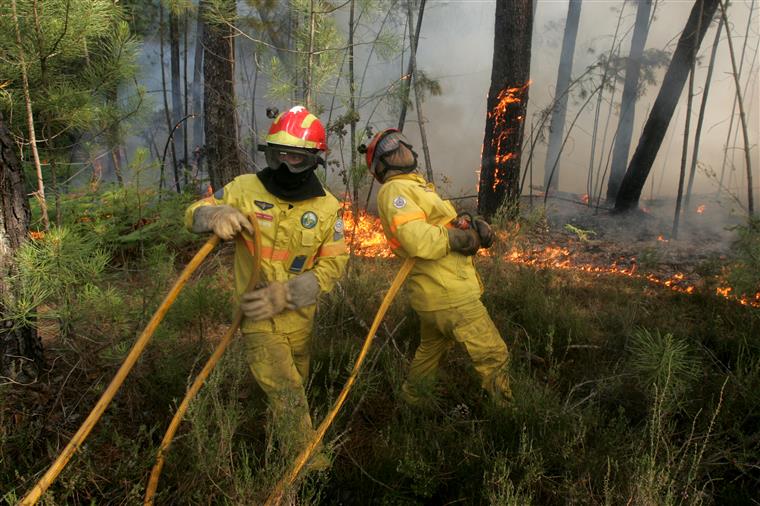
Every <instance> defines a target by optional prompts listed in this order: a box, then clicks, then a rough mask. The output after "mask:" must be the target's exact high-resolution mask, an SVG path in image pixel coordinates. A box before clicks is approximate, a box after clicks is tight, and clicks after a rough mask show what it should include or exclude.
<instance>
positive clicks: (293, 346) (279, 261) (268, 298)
mask: <svg viewBox="0 0 760 506" xmlns="http://www.w3.org/2000/svg"><path fill="white" fill-rule="evenodd" d="M260 149H262V150H263V151H264V153H265V156H266V160H267V164H268V166H267V167H266V168H265V169H264V170H262V171H260V172H258V173H256V174H244V175H242V176H238V177H237V178H235V179H234V180H233V181H232V182H230V183H228V184H227V185H226V186H225V187H224V188H221V189H219V190H218V191H217V192H216V193H214V195H213V196H210V197H208V198H206V199H203V200H201V201H198V202H195V203H194V204H192V205H191V206H190V207H189V208H188V209H187V212H186V215H185V222H186V226H187V227H188V228H189V229H190V230H192V231H193V232H196V233H204V232H214V233H215V234H217V235H218V236H219V237H220V238H222V239H225V240H229V239H232V238H233V237H234V236H235V235H236V234H237V233H238V232H240V231H241V230H242V229H246V230H247V231H248V232H249V233H252V232H253V230H252V228H253V227H252V226H251V224H250V223H249V221H248V220H249V219H252V220H253V219H255V220H257V221H258V225H259V229H260V231H261V251H260V252H258V254H260V255H261V260H262V264H261V267H262V276H263V279H264V280H265V281H266V286H264V287H259V288H257V289H254V290H251V291H247V292H246V285H247V283H248V279H249V278H250V275H251V269H252V265H253V258H252V255H253V253H254V251H253V244H252V243H250V242H245V241H236V245H235V248H236V249H235V259H234V274H235V291H236V295H237V297H238V298H239V300H240V304H241V308H242V309H243V312H244V315H245V317H244V319H243V323H242V325H241V329H242V333H243V337H244V339H245V344H246V354H247V359H248V362H249V364H250V369H251V372H252V373H253V376H254V377H255V379H256V381H257V383H258V384H259V385H260V386H261V388H262V389H263V390H264V392H265V393H266V395H267V399H268V402H269V407H270V409H271V411H272V414H273V421H274V429H275V434H276V436H277V440H278V441H279V443H280V445H281V448H282V449H283V451H284V452H286V454H288V455H290V456H291V457H292V456H294V455H295V454H296V452H298V451H300V450H302V449H303V447H304V446H305V445H306V444H307V443H308V441H309V440H310V439H311V436H312V434H313V433H314V430H313V426H312V421H311V417H310V414H309V407H308V404H307V401H306V394H305V390H304V384H305V382H306V380H307V379H308V375H309V356H310V346H311V338H310V336H311V330H312V326H313V323H314V313H315V310H316V303H317V298H318V297H319V295H320V294H321V293H324V292H327V291H329V290H331V289H332V287H333V286H334V285H335V282H336V281H337V279H338V278H339V277H340V276H341V275H342V273H343V270H344V269H345V266H346V263H347V261H348V254H347V251H346V246H345V242H344V239H343V222H342V220H341V218H340V213H339V211H340V205H339V203H338V200H337V199H336V198H335V197H334V196H333V195H331V194H330V193H329V192H328V191H327V190H326V189H325V188H324V187H323V186H322V184H321V183H320V181H319V179H318V178H317V176H316V174H315V173H314V170H315V169H316V167H317V166H318V165H319V164H323V163H324V161H323V160H322V158H321V157H320V153H322V152H323V151H325V150H326V149H327V145H326V143H325V129H324V126H323V125H322V123H321V122H320V121H319V119H318V118H317V117H316V116H314V115H313V114H311V113H310V112H309V111H308V110H307V109H306V108H305V107H302V106H296V107H293V108H291V109H290V110H288V111H286V112H284V113H281V114H279V115H278V116H277V117H276V118H275V119H274V121H273V122H272V125H271V127H270V129H269V133H268V135H267V137H266V145H263V146H260ZM328 465H329V460H328V459H327V457H326V456H325V455H324V454H323V453H317V454H316V455H315V457H313V458H312V461H311V463H310V467H311V468H312V469H324V468H326V467H327V466H328Z"/></svg>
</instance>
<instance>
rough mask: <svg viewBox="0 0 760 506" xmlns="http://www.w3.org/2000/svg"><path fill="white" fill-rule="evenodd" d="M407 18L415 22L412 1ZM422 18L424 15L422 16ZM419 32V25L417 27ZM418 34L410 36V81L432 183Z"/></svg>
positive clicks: (427, 175) (426, 170) (423, 150)
mask: <svg viewBox="0 0 760 506" xmlns="http://www.w3.org/2000/svg"><path fill="white" fill-rule="evenodd" d="M424 8H425V0H422V2H420V11H422V10H423V9H424ZM406 15H407V19H408V20H409V21H408V23H409V26H412V25H413V24H414V13H413V12H412V4H411V2H410V3H409V4H407V10H406ZM420 18H422V16H420ZM417 32H418V33H417V34H419V25H418V27H417ZM416 39H417V38H416V36H410V37H409V44H410V46H411V47H410V48H409V67H410V68H411V69H412V71H411V73H410V74H409V83H410V84H411V86H412V89H414V106H415V108H416V110H417V123H418V125H419V127H420V139H421V141H422V154H423V156H424V158H425V175H426V177H427V180H428V181H430V182H431V183H433V182H434V180H433V165H432V163H431V162H430V148H429V147H428V143H427V135H426V134H425V121H424V119H423V116H422V97H421V96H420V88H419V86H417V42H416Z"/></svg>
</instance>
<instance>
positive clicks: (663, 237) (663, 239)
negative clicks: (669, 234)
mask: <svg viewBox="0 0 760 506" xmlns="http://www.w3.org/2000/svg"><path fill="white" fill-rule="evenodd" d="M657 240H658V241H660V242H670V239H665V236H662V235H658V236H657Z"/></svg>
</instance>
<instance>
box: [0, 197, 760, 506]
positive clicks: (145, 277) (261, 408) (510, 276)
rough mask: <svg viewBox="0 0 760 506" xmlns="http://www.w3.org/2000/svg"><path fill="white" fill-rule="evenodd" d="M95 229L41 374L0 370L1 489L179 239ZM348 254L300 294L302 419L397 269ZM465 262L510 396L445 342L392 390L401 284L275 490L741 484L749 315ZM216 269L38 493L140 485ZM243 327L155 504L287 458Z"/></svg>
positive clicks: (97, 363)
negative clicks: (494, 395)
mask: <svg viewBox="0 0 760 506" xmlns="http://www.w3.org/2000/svg"><path fill="white" fill-rule="evenodd" d="M167 205H169V204H167ZM111 207H112V208H114V209H116V208H118V206H111ZM125 209H126V207H125ZM106 219H109V220H110V219H111V218H106ZM157 219H158V220H159V221H160V220H161V218H157ZM175 226H176V225H175ZM167 227H169V228H167ZM154 228H155V229H157V230H159V229H169V230H170V226H169V225H168V224H164V223H160V226H159V225H156V227H154ZM127 229H128V227H125V230H127ZM132 233H133V232H129V234H132ZM99 237H101V238H104V239H102V242H101V244H102V245H104V246H108V245H109V244H110V245H112V246H113V247H107V248H106V250H107V251H110V252H111V253H112V254H111V259H112V260H111V262H110V263H109V265H108V266H107V267H106V269H105V271H104V272H103V273H102V277H101V279H100V280H99V282H98V283H97V284H94V287H92V288H88V289H87V290H83V291H81V293H78V294H76V295H77V296H76V297H72V296H71V294H70V293H69V294H64V295H66V297H65V298H64V297H63V295H62V296H61V298H60V300H57V301H50V303H51V304H52V305H54V306H55V305H56V304H63V303H64V302H66V303H68V304H70V305H71V306H70V307H69V308H68V310H67V311H66V312H65V314H68V315H73V316H72V317H71V320H70V321H68V322H65V323H66V325H67V329H68V334H67V335H66V336H65V338H64V336H59V337H57V338H53V339H51V341H50V342H49V343H48V349H47V360H48V363H49V365H50V371H49V372H48V373H47V375H46V376H44V377H43V378H41V380H40V381H39V382H38V383H37V384H36V385H33V386H30V387H21V386H18V385H3V386H0V438H1V442H2V445H1V446H0V490H2V491H3V494H4V496H3V498H4V500H5V502H6V503H8V504H13V503H14V502H15V501H16V500H17V499H18V497H19V496H21V495H23V493H24V492H25V491H26V490H27V489H28V488H29V487H30V486H31V485H32V484H33V483H34V481H35V479H36V478H37V477H38V476H39V475H40V473H41V472H43V471H44V469H46V468H47V466H48V465H49V463H51V462H52V460H53V459H54V458H55V456H56V455H57V453H58V452H59V450H60V449H61V448H62V446H63V445H64V444H65V443H66V442H67V441H68V439H69V437H70V436H71V435H72V434H73V432H74V431H75V430H76V428H77V427H78V425H79V423H81V421H82V419H83V417H84V416H86V415H87V413H88V412H89V410H90V409H91V407H92V406H93V404H94V403H95V401H96V399H97V397H98V395H99V393H100V392H101V391H102V389H103V388H105V385H106V384H107V382H108V381H109V380H110V378H111V377H112V376H113V374H114V372H115V370H116V368H117V367H118V365H119V363H120V361H121V360H122V359H123V356H124V354H125V353H126V351H127V350H128V345H129V344H131V342H132V340H133V339H134V336H135V335H136V334H137V333H138V332H139V330H140V328H141V327H140V325H141V324H144V322H145V321H146V319H147V318H148V317H150V314H151V310H152V309H153V308H154V307H155V305H156V304H157V301H158V300H160V298H161V297H162V295H163V291H164V289H165V286H166V283H167V281H168V280H169V279H171V276H173V275H174V274H173V273H174V272H176V269H177V268H178V267H179V266H181V264H182V263H183V261H184V260H185V259H186V258H188V256H189V254H190V252H191V251H192V249H193V248H194V247H196V244H197V243H195V242H184V243H168V246H165V247H163V248H159V249H151V248H146V247H144V246H143V247H142V249H141V247H140V246H139V244H138V243H136V242H131V240H130V241H128V247H124V246H123V244H125V243H124V242H123V241H122V242H118V241H117V242H113V238H112V234H111V233H110V232H109V233H106V232H103V231H101V232H99ZM176 237H177V236H176V235H175V238H176ZM521 240H529V239H527V238H525V239H521ZM353 262H354V264H353V266H352V268H351V271H350V274H349V276H348V277H346V278H345V279H343V280H342V281H341V282H340V286H339V287H338V288H336V290H335V291H333V292H332V293H331V294H329V295H327V296H325V297H323V299H322V301H321V302H320V307H319V312H318V316H317V326H316V329H315V333H314V338H313V352H312V353H313V354H312V374H311V377H310V378H309V383H308V396H309V401H310V406H311V410H312V413H313V417H314V419H315V420H321V419H322V417H323V416H324V414H325V412H326V411H327V409H328V408H329V406H330V405H331V404H332V402H333V401H334V399H335V397H336V396H337V393H338V392H339V390H340V388H341V387H342V385H343V383H344V381H345V379H346V378H347V376H348V373H349V371H350V368H351V366H352V365H353V361H354V359H355V357H356V355H357V353H358V350H359V348H360V346H361V341H362V338H363V337H364V336H365V335H366V332H367V326H368V324H369V323H370V322H371V320H372V317H373V315H374V311H375V310H376V309H377V307H378V305H379V302H380V299H381V295H380V294H382V293H383V291H384V290H385V289H386V288H387V286H388V285H389V283H390V280H391V277H392V276H393V274H394V273H395V268H396V266H397V265H398V262H397V261H394V260H378V259H362V258H355V259H354V260H353ZM477 262H478V267H479V270H480V273H481V276H482V278H483V280H484V283H485V285H486V286H485V288H486V291H485V294H484V297H483V300H484V303H485V304H486V306H487V307H488V309H489V311H490V314H491V315H492V317H493V319H494V321H495V323H496V325H497V327H498V328H499V329H500V331H501V333H502V336H503V337H504V339H505V340H506V342H507V344H508V346H509V349H510V353H511V367H512V369H511V372H512V382H513V385H512V389H513V392H514V396H515V398H514V402H513V405H512V406H511V407H510V408H508V409H500V408H498V407H497V406H494V405H493V404H492V403H491V402H490V401H489V399H488V397H487V396H486V395H485V394H484V393H483V392H482V391H481V389H480V387H479V381H478V379H477V377H476V375H475V373H474V371H473V370H472V367H471V365H470V362H469V359H468V358H467V356H466V355H465V353H464V351H463V350H462V349H461V348H455V349H454V350H453V351H452V352H451V353H449V354H448V355H447V356H446V358H445V360H444V362H443V364H442V371H441V375H440V378H439V382H438V384H437V385H436V386H435V387H434V388H433V389H432V391H431V394H432V395H433V396H434V398H435V402H432V403H430V405H429V406H427V407H426V408H425V409H413V408H411V407H409V406H407V405H405V404H404V403H403V402H402V401H401V400H400V397H399V392H400V386H401V383H402V382H403V379H404V377H405V375H406V369H407V367H408V363H409V360H410V359H411V356H412V355H413V352H414V349H415V347H416V346H417V343H418V336H417V326H418V324H419V323H418V320H417V317H416V315H415V314H414V312H413V311H412V310H411V309H410V308H409V304H408V300H407V298H406V295H405V294H403V293H402V294H401V295H400V296H399V297H398V298H397V300H396V301H395V303H394V304H393V306H392V307H391V309H390V311H389V313H388V316H387V317H386V320H385V323H384V324H383V325H382V326H381V329H380V331H379V332H378V335H377V338H376V342H375V344H374V346H373V349H372V351H371V352H370V355H369V356H368V358H367V361H366V366H365V369H364V370H363V372H362V374H361V375H360V378H359V381H358V383H357V384H356V386H355V388H354V390H353V391H352V393H351V395H350V396H349V399H348V401H347V403H346V405H345V407H344V408H343V410H342V411H341V413H340V415H339V416H338V418H337V420H336V422H335V424H334V426H333V428H332V429H331V430H330V431H329V432H328V434H327V439H328V441H327V446H328V450H329V452H330V454H331V455H332V456H333V465H332V468H331V469H330V470H329V471H327V472H324V473H317V474H314V475H310V476H308V477H307V478H305V479H303V480H301V482H300V483H299V486H298V487H297V489H296V490H293V491H291V495H290V497H289V500H290V501H291V502H293V503H297V504H368V503H370V504H377V505H406V504H409V505H411V504H498V505H517V504H520V505H522V504H542V505H543V504H572V503H577V504H599V505H613V504H644V505H649V504H651V505H655V504H657V505H659V504H752V501H753V500H756V491H757V489H758V488H759V487H760V469H759V468H758V466H757V462H758V460H759V457H760V455H759V453H760V452H759V451H758V440H759V438H760V349H759V348H760V343H759V342H758V340H757V336H758V335H760V311H758V310H756V309H752V308H747V307H744V306H741V305H739V304H736V303H733V302H731V301H727V300H724V299H720V298H717V297H715V296H713V295H711V294H710V293H708V292H700V293H696V294H694V295H686V294H682V293H675V292H671V291H669V290H666V289H663V288H660V287H656V286H650V285H648V284H647V283H646V281H642V280H639V279H631V278H626V277H620V276H608V275H591V274H586V273H577V272H573V271H553V270H548V269H543V270H542V269H538V270H537V269H534V268H530V267H525V266H520V265H515V264H510V263H507V262H502V261H497V260H495V259H494V258H478V259H477ZM229 267H230V251H229V249H226V250H225V249H222V250H220V251H219V253H218V254H216V256H214V257H213V258H211V259H210V260H209V261H208V263H207V266H205V267H204V269H203V272H202V275H201V276H199V277H198V278H196V279H195V280H194V281H193V282H192V283H191V285H190V286H188V288H186V290H185V292H184V294H183V295H182V297H181V298H180V300H178V302H177V304H176V305H175V307H174V308H173V309H172V310H171V312H170V314H169V315H168V316H167V320H166V322H165V324H164V325H162V326H161V328H160V331H159V333H158V334H157V335H156V337H155V338H154V342H153V344H152V345H151V346H150V348H149V350H148V351H147V352H146V354H145V356H144V357H143V358H142V359H141V360H140V362H139V364H138V366H137V367H136V369H135V370H134V371H133V373H132V375H131V376H130V378H129V379H128V380H127V382H126V383H125V385H124V387H123V388H122V391H121V392H120V393H119V395H118V396H117V397H116V399H115V401H114V403H113V404H112V405H111V406H110V407H109V408H108V410H107V411H106V414H105V415H104V417H103V419H102V420H101V422H100V423H99V424H98V425H97V426H96V427H95V430H94V431H93V433H92V435H91V436H90V437H89V439H88V441H87V443H86V445H85V446H84V448H83V449H82V451H80V452H79V454H78V455H77V456H76V457H75V458H74V459H72V461H71V463H70V464H69V465H68V467H67V468H66V470H65V471H64V472H63V473H62V475H61V477H60V478H59V480H58V481H57V482H56V483H55V484H54V485H53V486H52V488H51V490H50V492H49V493H48V495H46V497H45V499H44V504H91V503H96V504H138V503H140V502H141V498H142V494H143V493H144V486H145V483H146V480H147V476H148V473H149V472H150V467H151V466H152V464H153V460H154V457H155V451H156V448H157V445H158V443H159V442H160V439H161V437H162V435H163V431H164V430H165V428H166V424H167V423H168V421H169V419H170V417H171V413H172V412H173V409H174V407H175V405H176V402H178V400H179V399H180V398H181V397H182V395H183V394H184V390H185V388H186V386H187V385H188V384H189V382H190V381H191V380H192V379H193V378H194V377H195V374H196V373H197V371H198V370H199V368H200V367H201V365H202V364H203V362H204V361H205V359H206V357H207V356H208V354H209V353H210V351H211V349H212V347H213V345H214V342H215V339H216V338H217V337H218V335H219V333H220V332H221V331H223V329H224V328H225V325H226V324H227V322H228V319H229V315H230V313H231V308H230V303H229V298H228V294H229V286H230V272H229ZM101 301H102V302H101ZM74 316H75V317H74ZM220 329H221V330H220ZM241 344H242V343H240V342H239V341H237V342H235V343H234V344H233V347H232V349H231V350H230V351H229V352H228V353H227V355H226V357H225V358H224V360H223V361H222V363H221V365H220V366H219V367H218V368H217V370H216V371H215V372H214V373H213V374H212V376H211V378H210V379H209V381H208V384H207V385H206V386H205V387H204V388H203V390H202V391H201V393H200V394H199V396H198V398H197V399H196V401H195V402H194V403H193V404H192V406H191V409H190V412H189V414H188V416H187V419H186V420H185V422H184V423H183V425H182V428H181V429H180V432H179V434H178V436H177V438H176V439H175V442H174V443H173V446H172V449H171V451H170V453H169V455H168V458H167V462H166V467H165V470H164V473H163V476H162V479H161V483H160V487H159V496H158V503H159V504H256V503H260V502H262V500H263V499H264V498H265V497H266V495H267V493H268V492H269V490H270V489H271V487H272V485H273V484H274V483H275V481H276V480H277V479H278V478H279V477H280V476H281V474H282V472H283V470H284V469H285V467H286V464H287V463H286V462H284V461H283V458H282V456H281V454H280V452H279V448H278V445H277V444H276V442H275V441H274V440H273V438H272V436H271V434H270V433H269V432H268V430H267V424H268V414H267V410H266V403H265V401H264V399H263V393H262V392H261V391H260V390H259V388H258V386H257V385H256V384H255V382H254V381H253V379H252V378H251V375H250V373H249V372H248V370H247V364H245V360H244V353H242V352H241Z"/></svg>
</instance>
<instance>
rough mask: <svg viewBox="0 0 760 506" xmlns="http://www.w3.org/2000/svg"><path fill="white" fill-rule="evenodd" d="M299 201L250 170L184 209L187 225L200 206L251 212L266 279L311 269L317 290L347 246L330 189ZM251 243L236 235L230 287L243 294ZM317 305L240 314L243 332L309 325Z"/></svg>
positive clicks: (339, 265)
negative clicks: (265, 315)
mask: <svg viewBox="0 0 760 506" xmlns="http://www.w3.org/2000/svg"><path fill="white" fill-rule="evenodd" d="M325 193H326V195H325V196H324V197H314V198H310V199H307V200H302V201H299V202H289V201H287V200H282V199H280V198H278V197H275V196H274V195H272V194H271V193H269V192H268V191H267V190H266V188H264V185H263V184H262V183H261V181H260V180H259V178H258V176H256V175H255V174H244V175H242V176H238V177H236V178H235V179H234V180H233V181H231V182H230V183H228V184H227V185H226V186H225V187H224V188H223V189H222V190H220V191H217V192H216V193H215V194H214V195H213V196H210V197H207V198H205V199H203V200H199V201H198V202H195V203H193V204H192V205H191V206H190V207H188V208H187V211H186V212H185V226H186V227H187V228H188V229H189V230H191V229H192V225H193V213H194V212H195V210H196V209H198V208H199V207H201V206H213V205H220V204H226V205H229V206H232V207H235V208H237V209H239V210H240V211H241V212H242V213H243V214H245V215H246V216H251V215H253V216H254V217H255V218H256V220H257V221H258V225H259V229H260V230H261V254H262V259H261V269H262V275H263V278H264V280H266V281H283V282H284V281H287V280H288V279H290V278H293V277H295V276H297V275H298V274H301V273H302V272H306V271H309V270H310V271H312V272H313V273H314V275H315V276H316V277H317V280H318V281H319V287H320V289H321V290H322V292H328V291H330V290H331V289H332V287H333V286H334V285H335V282H336V281H337V280H338V278H340V276H341V275H342V274H343V270H344V269H345V267H346V263H347V262H348V252H347V250H346V244H345V241H344V240H343V220H342V219H341V218H340V204H339V202H338V200H337V199H336V198H335V197H333V196H332V195H331V194H330V193H329V192H327V191H325ZM252 252H253V243H252V242H250V241H246V242H243V241H239V240H238V241H235V268H234V274H235V293H236V295H237V296H238V297H240V295H242V293H243V292H244V291H245V289H246V286H247V285H248V280H249V278H250V276H251V270H252V266H253V257H252ZM315 309H316V306H308V307H305V308H301V309H300V310H298V311H285V312H283V313H281V314H279V315H277V316H275V317H274V318H273V319H272V320H266V321H259V322H253V321H250V320H248V319H244V320H243V324H242V330H243V332H244V333H249V332H260V331H272V332H292V331H295V330H299V329H303V328H306V327H309V326H310V325H311V323H312V319H313V316H314V311H315Z"/></svg>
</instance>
